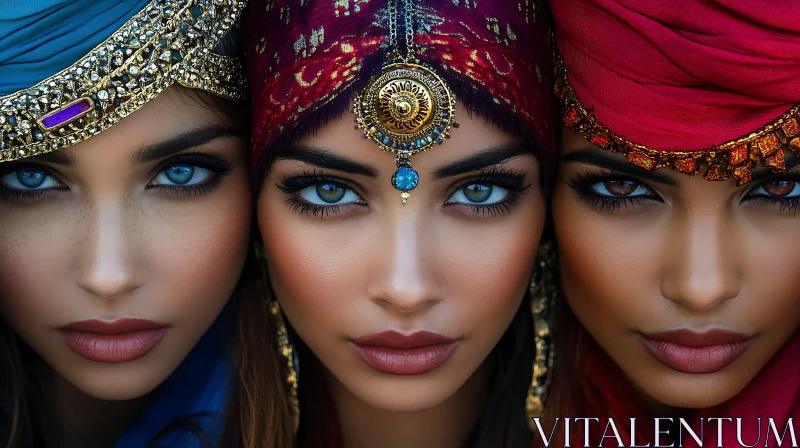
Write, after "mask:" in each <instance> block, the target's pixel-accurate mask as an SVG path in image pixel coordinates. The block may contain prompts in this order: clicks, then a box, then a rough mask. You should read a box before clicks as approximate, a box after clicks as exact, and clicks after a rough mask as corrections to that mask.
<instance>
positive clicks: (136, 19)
mask: <svg viewBox="0 0 800 448" xmlns="http://www.w3.org/2000/svg"><path fill="white" fill-rule="evenodd" d="M245 4H246V1H245V0H153V1H152V2H150V3H149V4H148V5H147V6H146V7H145V8H144V9H142V11H140V12H139V13H137V14H136V15H134V16H133V17H132V18H131V19H130V20H128V22H126V23H125V25H123V26H122V27H121V28H120V29H119V30H117V31H116V32H114V33H113V34H112V35H111V36H110V37H109V38H108V39H106V40H105V41H104V42H103V43H101V44H100V45H98V46H97V47H95V48H94V49H93V50H92V51H90V52H89V53H88V54H87V55H86V56H84V57H83V58H81V59H80V60H78V61H77V62H76V63H75V64H73V65H72V66H70V67H68V68H66V69H64V70H62V71H61V72H59V73H58V74H56V75H53V76H51V77H50V78H48V79H45V80H44V81H41V82H39V83H38V84H36V85H34V86H32V87H31V88H29V89H25V90H21V91H19V92H16V93H13V94H11V95H7V96H4V97H0V162H3V161H14V160H18V159H22V158H25V157H30V156H35V155H38V154H45V153H49V152H52V151H55V150H57V149H61V148H64V147H67V146H70V145H74V144H76V143H79V142H81V141H83V140H86V139H87V138H89V137H91V136H93V135H95V134H98V133H100V132H102V131H104V130H106V129H108V128H109V127H110V126H112V125H113V124H115V123H117V122H119V121H120V120H121V119H123V118H125V117H126V116H128V115H130V114H131V113H133V112H134V111H136V110H137V109H139V108H140V107H142V106H143V105H145V104H146V103H147V102H149V101H150V100H152V99H153V98H155V97H156V96H157V95H158V94H160V93H161V92H162V91H163V90H164V89H166V88H167V87H169V86H170V85H172V84H174V83H179V84H181V85H183V86H185V87H189V88H194V89H202V90H205V91H208V92H211V93H213V94H215V95H217V96H220V97H222V98H226V99H230V100H242V99H244V98H245V95H246V80H245V77H244V71H243V67H242V64H241V63H240V62H239V61H238V60H237V59H235V58H230V57H224V56H219V55H216V54H213V53H212V50H213V49H214V48H215V47H216V46H217V44H218V43H219V42H220V40H221V39H222V38H223V37H224V36H225V35H226V34H227V33H228V31H229V30H230V29H231V28H232V27H234V26H235V25H236V24H237V21H238V19H239V16H240V15H241V12H242V10H243V9H244V6H245Z"/></svg>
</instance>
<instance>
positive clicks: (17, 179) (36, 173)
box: [0, 167, 59, 190]
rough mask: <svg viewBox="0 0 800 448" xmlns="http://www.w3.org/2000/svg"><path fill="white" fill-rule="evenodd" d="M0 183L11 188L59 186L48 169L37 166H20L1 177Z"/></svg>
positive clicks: (29, 188)
mask: <svg viewBox="0 0 800 448" xmlns="http://www.w3.org/2000/svg"><path fill="white" fill-rule="evenodd" d="M0 184H2V185H3V186H5V187H7V188H9V189H12V190H46V189H48V188H55V187H58V186H59V182H58V180H56V178H55V177H53V176H52V175H50V173H49V172H48V171H45V170H42V169H38V168H33V167H31V168H20V169H18V170H14V171H12V172H10V173H8V174H6V175H4V176H3V177H0Z"/></svg>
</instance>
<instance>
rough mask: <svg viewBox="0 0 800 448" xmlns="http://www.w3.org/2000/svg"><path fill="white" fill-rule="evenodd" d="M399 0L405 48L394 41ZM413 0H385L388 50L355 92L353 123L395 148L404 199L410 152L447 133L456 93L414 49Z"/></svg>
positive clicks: (395, 182)
mask: <svg viewBox="0 0 800 448" xmlns="http://www.w3.org/2000/svg"><path fill="white" fill-rule="evenodd" d="M400 1H403V2H404V8H403V9H404V11H403V16H404V22H405V37H406V42H405V44H406V54H405V55H403V54H402V53H401V51H400V48H399V47H398V45H397V28H398V5H397V4H398V3H399V2H400ZM414 6H415V5H414V0H389V54H388V56H387V59H386V61H385V62H384V65H383V68H382V69H381V72H380V73H378V74H377V75H376V76H374V77H372V79H370V81H369V83H368V84H367V86H366V87H365V88H364V90H363V91H362V92H361V93H360V94H359V95H357V96H356V98H355V101H354V108H353V113H354V114H355V116H356V126H355V127H356V129H360V130H362V131H363V132H364V136H366V138H368V139H370V140H372V141H374V142H375V143H377V144H378V146H379V147H380V148H381V149H382V150H384V151H390V152H393V153H395V155H396V157H395V163H397V171H396V172H395V173H394V175H393V176H392V186H393V187H394V188H396V189H397V190H400V191H401V193H400V197H401V198H402V200H403V204H405V203H406V202H407V200H408V197H409V193H408V192H409V191H411V190H413V189H414V188H416V187H417V185H418V184H419V174H418V173H417V172H416V170H414V168H412V167H411V161H410V157H411V156H412V155H414V154H416V153H418V152H421V151H426V150H428V149H430V148H431V147H432V146H433V145H435V144H439V145H441V144H442V143H444V139H445V138H450V133H449V131H450V129H451V128H458V123H457V122H456V121H455V120H456V115H455V105H456V99H455V96H454V95H453V92H452V91H450V88H449V87H448V86H447V84H445V82H444V81H443V80H442V79H441V78H440V77H439V76H438V75H437V74H436V73H435V72H434V71H433V70H432V69H430V68H428V67H425V66H424V65H422V64H421V63H420V61H419V60H418V59H416V57H415V55H414V24H413V20H414V15H415V8H414Z"/></svg>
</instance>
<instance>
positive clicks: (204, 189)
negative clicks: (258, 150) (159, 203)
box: [148, 153, 233, 197]
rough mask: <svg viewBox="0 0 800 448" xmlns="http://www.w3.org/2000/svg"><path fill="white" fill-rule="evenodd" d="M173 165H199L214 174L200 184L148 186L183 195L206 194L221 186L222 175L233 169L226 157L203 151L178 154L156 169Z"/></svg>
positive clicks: (158, 171) (160, 169)
mask: <svg viewBox="0 0 800 448" xmlns="http://www.w3.org/2000/svg"><path fill="white" fill-rule="evenodd" d="M172 165H192V166H197V167H200V168H204V169H207V170H209V171H211V172H212V173H213V175H212V176H211V177H209V178H208V179H207V180H206V181H205V182H202V183H199V184H193V185H150V186H148V188H150V189H156V190H158V191H160V192H164V193H169V194H173V195H175V196H182V197H198V196H204V195H206V194H208V193H210V192H211V191H213V190H214V189H215V188H216V187H217V186H219V184H220V183H222V176H226V175H228V174H230V173H231V171H233V165H231V163H230V162H228V161H227V160H225V159H224V158H222V157H218V156H212V155H210V154H202V153H185V154H178V155H176V156H174V157H171V158H169V159H167V160H165V161H163V162H161V163H160V164H159V165H158V167H156V169H155V170H154V171H155V172H156V173H160V172H162V171H164V170H165V169H167V168H169V167H170V166H172Z"/></svg>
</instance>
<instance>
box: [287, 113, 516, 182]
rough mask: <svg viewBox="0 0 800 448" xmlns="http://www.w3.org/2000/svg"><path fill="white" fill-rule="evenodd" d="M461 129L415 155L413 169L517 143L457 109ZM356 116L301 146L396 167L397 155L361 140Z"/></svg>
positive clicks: (348, 116)
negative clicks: (356, 126) (322, 149)
mask: <svg viewBox="0 0 800 448" xmlns="http://www.w3.org/2000/svg"><path fill="white" fill-rule="evenodd" d="M456 114H457V117H458V122H459V123H460V124H461V126H460V127H459V128H458V129H453V130H451V131H450V135H451V138H449V139H445V141H444V144H442V145H434V146H433V147H432V148H431V149H429V150H428V151H424V152H421V153H417V154H414V155H413V156H411V162H412V164H413V165H414V167H415V168H416V167H420V168H424V167H425V166H438V165H442V164H444V163H447V162H449V161H452V160H455V159H458V158H461V157H464V156H465V155H469V154H472V153H474V152H477V151H481V150H484V149H486V148H490V147H494V146H498V145H503V144H507V143H511V142H515V141H517V139H516V138H515V137H514V136H513V135H511V134H509V133H507V132H505V131H502V130H500V129H499V128H498V127H497V126H496V125H494V124H492V123H490V122H489V121H487V120H486V119H484V118H482V117H479V116H476V115H469V114H467V113H466V112H465V111H464V110H463V109H460V110H459V109H458V107H457V109H456ZM354 120H355V116H354V115H353V113H352V112H347V113H346V114H345V115H344V116H343V117H342V118H340V119H338V120H336V121H334V122H331V123H329V124H328V125H326V126H323V127H322V128H321V129H320V130H319V131H318V132H316V133H314V134H312V135H308V136H306V137H305V138H303V139H301V140H300V142H298V143H300V144H304V145H310V146H316V147H321V148H325V149H327V150H330V151H333V152H336V153H338V154H341V155H343V156H346V157H348V158H352V159H355V160H359V161H362V162H365V163H371V164H374V165H375V166H379V167H380V168H381V169H383V168H387V169H388V168H392V167H395V163H394V154H392V153H389V152H386V151H383V150H381V149H380V148H379V147H378V145H376V144H375V143H373V142H371V141H370V140H366V139H364V138H362V135H363V133H362V131H360V130H357V129H354V127H353V124H354Z"/></svg>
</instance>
